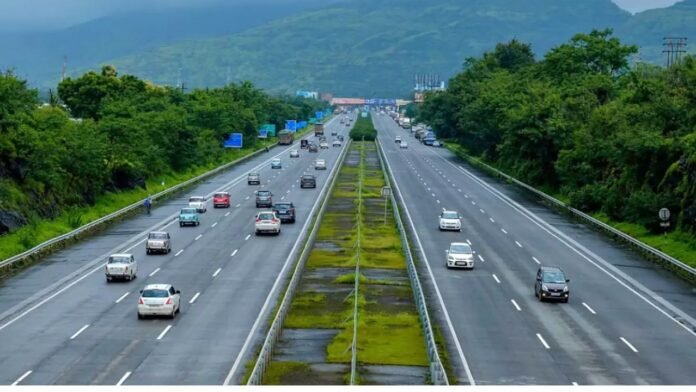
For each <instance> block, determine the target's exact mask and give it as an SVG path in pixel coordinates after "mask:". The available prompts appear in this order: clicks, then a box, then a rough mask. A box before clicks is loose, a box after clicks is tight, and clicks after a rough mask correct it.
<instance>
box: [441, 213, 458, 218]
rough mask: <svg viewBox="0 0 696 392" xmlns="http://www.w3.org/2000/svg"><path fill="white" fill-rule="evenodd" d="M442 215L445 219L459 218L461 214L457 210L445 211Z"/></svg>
mask: <svg viewBox="0 0 696 392" xmlns="http://www.w3.org/2000/svg"><path fill="white" fill-rule="evenodd" d="M442 217H443V218H445V219H459V214H457V213H456V212H445V213H443V214H442Z"/></svg>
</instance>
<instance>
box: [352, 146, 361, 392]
mask: <svg viewBox="0 0 696 392" xmlns="http://www.w3.org/2000/svg"><path fill="white" fill-rule="evenodd" d="M360 148H361V149H360V173H359V175H360V177H358V241H357V243H356V245H355V246H356V254H355V287H354V288H353V341H352V343H351V358H350V385H355V383H356V381H357V378H358V293H359V290H360V252H361V250H362V249H361V246H362V245H361V244H360V240H361V237H362V219H363V216H362V205H363V199H362V188H363V177H364V176H365V141H364V140H363V144H362V145H361V146H360Z"/></svg>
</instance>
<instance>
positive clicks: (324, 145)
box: [319, 140, 329, 148]
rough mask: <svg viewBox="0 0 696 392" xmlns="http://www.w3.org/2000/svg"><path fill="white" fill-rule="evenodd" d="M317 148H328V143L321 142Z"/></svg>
mask: <svg viewBox="0 0 696 392" xmlns="http://www.w3.org/2000/svg"><path fill="white" fill-rule="evenodd" d="M319 148H329V142H327V141H326V140H322V141H321V142H320V143H319Z"/></svg>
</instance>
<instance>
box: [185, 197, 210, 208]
mask: <svg viewBox="0 0 696 392" xmlns="http://www.w3.org/2000/svg"><path fill="white" fill-rule="evenodd" d="M188 206H189V207H190V208H195V209H196V211H198V212H206V211H208V208H207V207H206V206H205V197H203V196H191V197H189V203H188Z"/></svg>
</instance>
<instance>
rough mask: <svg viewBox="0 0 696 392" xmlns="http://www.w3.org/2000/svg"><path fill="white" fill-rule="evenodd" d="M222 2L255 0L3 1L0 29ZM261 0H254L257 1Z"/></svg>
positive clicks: (636, 3)
mask: <svg viewBox="0 0 696 392" xmlns="http://www.w3.org/2000/svg"><path fill="white" fill-rule="evenodd" d="M221 1H228V2H231V1H235V2H243V1H251V0H0V29H3V30H34V29H37V28H40V29H52V28H56V27H64V26H70V25H73V24H77V23H80V22H85V21H88V20H91V19H94V18H98V17H101V16H106V15H111V14H114V13H118V12H123V11H130V10H136V9H138V10H140V9H155V8H158V7H169V8H172V7H192V6H195V7H200V6H201V5H203V4H209V3H217V2H221ZM258 1H259V0H254V2H258ZM265 1H283V0H265ZM285 1H293V0H285ZM578 1H582V0H578ZM612 1H614V2H615V3H616V4H618V5H619V6H620V7H622V8H624V9H626V10H628V11H631V12H639V11H642V10H645V9H649V8H657V7H667V6H670V5H672V4H674V3H676V2H677V1H679V0H612Z"/></svg>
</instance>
